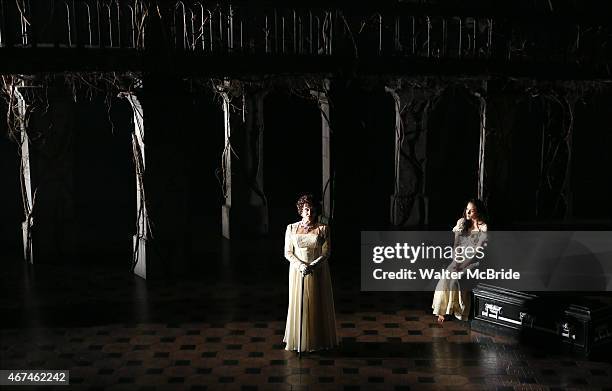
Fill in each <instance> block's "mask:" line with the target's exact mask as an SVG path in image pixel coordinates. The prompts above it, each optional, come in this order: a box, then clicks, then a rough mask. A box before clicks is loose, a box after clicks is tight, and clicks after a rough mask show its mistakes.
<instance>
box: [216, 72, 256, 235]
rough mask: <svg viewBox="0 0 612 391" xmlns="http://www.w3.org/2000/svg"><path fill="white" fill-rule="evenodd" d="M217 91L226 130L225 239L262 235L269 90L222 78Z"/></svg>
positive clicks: (224, 155) (223, 228) (224, 177)
mask: <svg viewBox="0 0 612 391" xmlns="http://www.w3.org/2000/svg"><path fill="white" fill-rule="evenodd" d="M217 90H218V92H219V93H220V95H221V96H222V98H223V102H222V104H223V116H224V130H225V148H224V151H223V181H224V183H223V193H224V197H225V203H224V205H223V206H222V233H223V236H224V237H225V238H227V239H231V238H236V237H253V236H259V235H265V234H266V233H267V232H268V201H267V199H266V195H265V193H264V188H263V175H264V171H263V170H264V166H263V160H264V156H263V132H264V113H263V105H264V98H265V96H266V94H267V93H268V90H267V89H266V88H265V87H264V86H262V85H259V84H247V83H242V82H237V81H231V82H230V81H225V82H223V84H222V85H219V86H217Z"/></svg>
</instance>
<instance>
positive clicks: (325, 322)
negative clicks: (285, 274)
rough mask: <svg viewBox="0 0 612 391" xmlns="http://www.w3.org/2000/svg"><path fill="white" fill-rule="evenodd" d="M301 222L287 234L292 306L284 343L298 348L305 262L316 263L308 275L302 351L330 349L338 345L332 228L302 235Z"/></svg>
mask: <svg viewBox="0 0 612 391" xmlns="http://www.w3.org/2000/svg"><path fill="white" fill-rule="evenodd" d="M298 224H299V223H294V224H289V225H288V226H287V231H286V233H285V258H287V260H288V261H289V263H290V265H289V309H288V311H287V325H286V327H285V336H284V338H283V342H285V343H286V344H287V346H286V347H285V349H286V350H297V349H298V341H299V338H300V328H299V323H300V308H301V307H300V306H301V295H302V274H301V273H300V271H299V266H300V264H301V263H302V262H304V263H307V264H315V265H316V266H314V270H313V271H312V273H310V274H308V275H306V277H305V278H304V301H303V302H304V311H303V318H302V345H301V351H303V352H310V351H314V350H320V349H328V348H332V347H334V346H336V345H337V344H338V339H337V336H336V313H335V310H334V295H333V291H332V284H331V276H330V274H329V265H328V263H327V258H328V257H329V254H330V238H329V228H328V227H327V226H326V225H322V224H321V225H319V226H318V227H317V228H315V229H314V230H313V232H311V233H308V234H298V233H297V228H298Z"/></svg>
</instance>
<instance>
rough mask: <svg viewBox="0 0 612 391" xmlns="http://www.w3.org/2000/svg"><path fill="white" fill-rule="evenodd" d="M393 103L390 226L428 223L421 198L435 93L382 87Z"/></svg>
mask: <svg viewBox="0 0 612 391" xmlns="http://www.w3.org/2000/svg"><path fill="white" fill-rule="evenodd" d="M385 90H386V91H387V92H388V93H389V94H391V96H392V97H393V100H394V101H395V163H394V167H395V173H394V178H395V179H394V192H393V195H392V196H391V223H392V224H393V225H394V226H398V227H406V226H419V225H424V224H427V223H428V216H427V195H426V194H425V179H426V172H425V163H426V158H427V157H426V151H427V126H428V113H429V109H430V103H431V100H432V99H433V98H434V96H435V94H436V92H435V90H433V89H432V88H431V87H427V86H420V85H417V84H416V83H415V84H411V83H409V82H405V81H402V80H397V81H395V82H394V83H390V85H389V86H387V87H385Z"/></svg>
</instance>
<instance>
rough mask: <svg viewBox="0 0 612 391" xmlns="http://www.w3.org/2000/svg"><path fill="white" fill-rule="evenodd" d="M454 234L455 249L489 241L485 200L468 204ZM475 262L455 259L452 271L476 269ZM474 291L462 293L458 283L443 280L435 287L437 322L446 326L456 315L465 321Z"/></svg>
mask: <svg viewBox="0 0 612 391" xmlns="http://www.w3.org/2000/svg"><path fill="white" fill-rule="evenodd" d="M453 232H454V233H455V243H454V247H455V248H457V247H458V246H462V247H468V246H469V247H476V246H483V245H484V243H485V241H486V232H487V224H486V217H485V207H484V204H483V203H482V201H480V200H477V199H471V200H470V201H468V203H467V206H466V207H465V211H464V212H463V217H461V218H460V219H459V220H457V224H456V225H455V227H454V228H453ZM473 261H474V260H473V259H469V258H467V257H466V259H463V260H461V262H459V261H458V260H457V259H454V260H453V262H451V264H450V265H449V267H448V268H447V270H449V271H458V272H460V271H462V270H465V269H467V268H470V267H475V266H477V263H476V262H473ZM470 303H471V292H470V291H469V290H465V289H464V290H462V289H461V286H460V284H459V281H458V280H454V279H441V280H440V281H439V282H438V285H437V286H436V291H435V293H434V297H433V303H432V306H431V307H432V309H433V314H434V315H436V316H437V320H438V323H440V324H442V323H444V320H445V317H446V316H447V315H454V316H455V317H456V318H457V319H459V320H466V319H467V318H468V316H469V313H470Z"/></svg>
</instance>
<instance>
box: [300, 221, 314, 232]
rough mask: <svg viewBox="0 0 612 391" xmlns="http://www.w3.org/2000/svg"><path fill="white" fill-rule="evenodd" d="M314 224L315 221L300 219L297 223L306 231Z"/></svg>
mask: <svg viewBox="0 0 612 391" xmlns="http://www.w3.org/2000/svg"><path fill="white" fill-rule="evenodd" d="M315 225H316V223H315V222H312V223H310V222H304V220H301V221H300V224H299V226H300V227H301V228H302V229H303V230H304V231H306V232H308V231H311V230H312V229H313V228H314V227H315Z"/></svg>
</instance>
